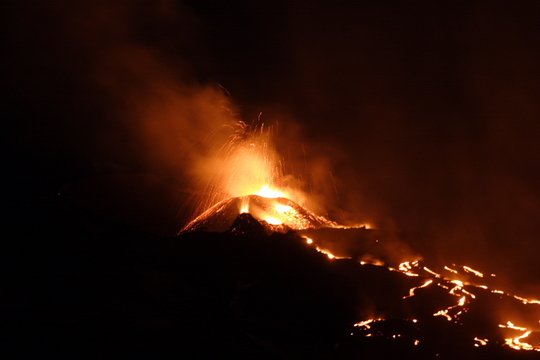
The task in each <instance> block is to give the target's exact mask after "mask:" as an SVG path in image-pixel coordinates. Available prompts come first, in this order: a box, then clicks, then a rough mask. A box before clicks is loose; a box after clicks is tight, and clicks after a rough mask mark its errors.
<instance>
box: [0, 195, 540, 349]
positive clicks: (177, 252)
mask: <svg viewBox="0 0 540 360" xmlns="http://www.w3.org/2000/svg"><path fill="white" fill-rule="evenodd" d="M8 219H9V220H12V221H11V226H10V227H9V228H8V229H9V231H8V234H9V236H8V240H9V241H8V242H7V244H8V245H9V251H8V252H7V254H8V256H7V259H6V262H5V264H6V265H7V269H8V271H7V272H6V273H5V275H6V276H5V277H3V282H4V286H3V287H4V288H5V289H6V290H7V291H6V295H7V296H5V297H3V304H2V308H3V309H4V316H3V319H4V320H3V323H4V324H5V325H6V327H7V329H8V336H7V337H5V338H4V341H5V345H4V350H5V351H7V356H5V357H4V358H11V357H15V358H25V359H29V358H44V357H46V356H53V357H55V358H81V357H88V358H103V359H109V358H133V357H141V358H150V357H152V358H169V357H170V358H209V357H213V356H219V357H220V358H223V357H231V358H236V359H255V358H256V359H260V358H268V359H393V358H398V357H399V358H401V359H409V358H410V359H430V358H447V359H456V358H462V359H509V358H512V359H514V358H515V359H533V358H540V354H539V353H537V352H525V351H515V350H511V349H509V348H508V347H503V346H501V342H503V340H502V338H501V339H499V340H497V341H498V343H497V341H495V340H492V341H491V342H490V343H489V344H488V345H487V346H482V347H479V348H476V347H474V341H473V340H472V339H473V338H474V336H476V335H477V333H476V332H477V331H480V332H482V331H483V334H482V335H483V336H488V335H489V336H491V337H490V338H491V339H497V337H500V335H498V334H497V333H496V332H493V331H496V330H493V329H495V328H496V324H494V323H493V324H491V323H490V321H495V320H490V318H489V316H483V315H482V314H487V313H486V312H482V311H481V310H480V311H477V312H474V311H472V310H471V312H470V313H471V315H469V317H468V318H467V317H465V319H464V321H463V323H464V324H465V325H460V324H454V323H451V322H448V321H446V319H444V318H443V317H433V316H432V315H431V314H432V310H433V309H436V308H437V304H439V303H444V302H445V301H448V299H447V297H449V295H448V294H447V293H438V292H437V291H436V289H437V288H436V289H435V291H430V292H425V293H422V294H421V292H420V291H418V295H417V296H414V297H412V298H409V299H407V300H403V299H402V297H403V296H404V295H406V294H407V293H408V289H409V288H411V287H412V286H417V285H420V284H421V283H423V282H424V281H425V280H426V279H425V278H422V279H419V278H411V277H407V276H405V275H403V274H401V273H398V272H392V271H389V270H388V268H386V267H382V266H373V265H364V266H361V265H360V264H359V263H358V262H356V261H353V260H330V259H328V258H327V257H326V256H325V255H324V254H321V253H319V252H317V251H316V250H315V249H313V248H312V247H309V246H308V245H307V244H306V243H305V241H304V239H302V238H300V237H299V236H298V235H297V234H295V233H294V232H289V233H287V234H279V233H274V234H272V235H270V236H268V235H266V234H265V233H264V231H263V230H262V228H261V227H260V225H259V223H258V222H256V221H254V220H253V218H251V217H250V216H249V215H247V214H244V216H243V218H239V219H237V220H236V222H235V223H234V224H233V226H232V228H231V229H230V230H229V231H227V232H224V233H203V232H199V233H197V232H195V233H189V234H185V235H182V236H178V237H175V238H166V237H158V236H155V235H151V234H148V233H143V232H140V231H136V230H134V229H133V228H132V227H130V226H128V225H124V224H121V223H119V222H118V221H113V220H111V219H108V218H104V217H102V216H100V215H97V214H95V213H92V212H90V211H88V210H86V209H84V208H81V207H78V206H76V205H74V204H70V203H68V202H66V201H64V200H62V198H61V197H52V198H48V199H31V200H26V201H23V200H21V201H20V202H19V203H18V204H17V205H14V206H13V207H12V208H11V209H10V212H9V214H8ZM450 297H451V296H450ZM452 301H453V300H452ZM479 304H481V307H483V306H484V305H485V306H486V307H487V308H489V306H495V305H496V304H497V303H496V302H495V300H493V299H492V298H491V297H490V295H489V294H484V295H483V300H482V302H481V303H479ZM381 316H382V317H384V318H385V319H387V321H381V322H375V323H373V324H372V326H371V329H369V330H368V329H363V328H359V327H356V328H355V327H354V326H353V324H355V323H357V322H360V321H362V320H366V319H369V318H372V317H375V318H376V317H381ZM412 318H416V319H418V320H419V321H418V323H413V322H411V321H410V319H412ZM466 320H469V321H468V322H466ZM467 324H469V325H467ZM470 324H473V325H470ZM492 325H493V326H492ZM490 329H491V330H490ZM369 333H371V335H369V336H368V337H367V336H366V335H368V334H369ZM415 340H419V343H418V345H417V346H415V345H414V342H415Z"/></svg>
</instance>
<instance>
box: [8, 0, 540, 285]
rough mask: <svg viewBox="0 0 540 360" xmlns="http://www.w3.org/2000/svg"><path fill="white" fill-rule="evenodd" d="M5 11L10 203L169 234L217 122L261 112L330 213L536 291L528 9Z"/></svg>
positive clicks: (352, 6) (466, 5) (145, 4)
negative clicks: (51, 201) (90, 214)
mask: <svg viewBox="0 0 540 360" xmlns="http://www.w3.org/2000/svg"><path fill="white" fill-rule="evenodd" d="M9 3H10V5H9V6H8V7H7V8H6V10H7V11H5V14H6V21H4V27H3V28H4V29H3V33H4V47H5V49H6V51H4V55H3V56H2V63H3V65H2V71H3V72H4V74H3V76H2V78H3V83H4V88H5V89H6V90H7V91H6V96H4V101H5V102H6V103H7V106H5V107H4V110H5V111H6V113H5V115H4V124H5V126H6V130H4V131H3V133H4V134H5V135H7V136H6V140H4V143H5V144H6V145H7V149H8V150H7V151H6V152H5V156H6V160H5V161H4V166H3V168H4V173H5V174H6V175H5V178H7V179H8V180H10V184H11V186H10V187H8V188H6V189H5V190H7V191H8V192H9V193H10V195H11V198H14V199H17V197H20V196H28V197H46V196H52V195H53V194H55V193H57V192H58V191H59V189H61V188H64V189H66V188H69V192H70V196H72V197H73V198H74V199H75V200H76V201H80V202H82V203H84V204H85V205H86V206H90V207H92V208H93V209H96V211H98V212H99V211H102V212H104V213H106V214H108V215H111V216H117V217H119V218H122V219H125V220H128V221H131V222H132V223H136V224H138V225H140V226H142V227H143V228H145V229H146V230H150V231H154V232H157V233H165V234H167V233H173V232H174V231H175V230H176V229H177V228H178V227H180V226H181V224H178V220H175V219H176V216H177V214H178V212H179V211H180V213H181V212H182V209H183V207H182V206H183V202H185V199H186V197H187V195H189V194H190V193H191V192H192V191H194V189H196V188H195V187H194V185H193V184H192V183H191V181H192V175H193V171H192V170H191V169H192V168H193V165H192V164H193V163H192V161H195V160H196V159H198V158H200V157H204V156H207V155H208V154H209V153H210V152H211V150H212V149H211V148H210V147H208V146H207V145H205V143H204V140H205V139H206V138H207V136H208V133H211V132H212V131H213V130H214V129H216V128H219V127H220V126H222V125H223V124H225V123H230V121H231V119H232V117H231V115H230V114H229V113H228V112H227V111H224V110H223V108H224V107H225V108H228V109H231V110H232V111H233V112H236V113H237V114H239V117H240V118H242V119H244V120H246V121H252V120H254V119H255V118H257V116H258V114H259V112H261V111H262V113H263V121H266V122H268V123H271V124H278V125H277V127H278V128H279V131H280V132H279V136H278V138H277V139H276V142H277V146H278V149H279V151H280V152H281V153H282V154H283V156H284V158H285V160H286V161H289V162H290V164H297V163H298V162H299V161H301V162H302V161H303V162H305V164H307V165H306V170H305V171H304V174H303V175H302V176H305V177H308V178H309V179H310V180H309V183H310V188H311V189H312V190H313V191H314V192H316V193H317V194H318V196H319V198H324V202H325V206H326V211H327V212H329V213H330V214H332V215H334V216H335V217H338V218H339V219H340V220H342V221H346V220H357V221H360V222H362V221H368V222H370V223H372V224H374V225H375V226H377V227H380V228H391V229H395V230H398V231H422V232H427V233H428V234H429V236H430V239H432V240H431V241H432V246H434V247H436V248H437V249H439V250H440V251H441V252H444V251H451V252H453V253H455V254H457V253H458V252H460V249H461V247H462V246H467V253H469V254H473V255H464V259H465V260H466V259H468V258H476V259H478V258H480V259H484V260H486V261H487V260H489V261H493V262H494V261H501V260H502V259H504V258H505V257H508V258H509V259H510V260H509V261H507V263H506V264H505V266H506V265H509V264H513V265H512V266H513V268H514V269H515V270H514V273H513V274H514V275H516V274H518V273H519V272H520V271H528V274H527V277H528V278H530V279H531V282H534V280H533V279H538V276H537V275H536V274H535V272H540V269H539V268H538V265H534V264H533V262H536V259H537V258H538V256H540V249H539V246H538V245H537V244H538V240H539V239H540V221H538V219H540V160H539V159H538V155H539V150H540V148H539V147H540V145H539V142H538V139H539V135H540V122H539V119H540V105H539V101H538V99H539V98H540V65H539V64H540V46H539V45H540V25H539V22H538V16H539V15H540V11H539V10H540V5H538V4H537V3H536V2H533V1H531V2H511V1H508V2H493V1H463V2H461V1H453V2H443V1H436V2H435V1H372V2H352V1H350V2H349V1H222V2H215V1H185V2H181V1H173V0H160V1H143V0H137V1H127V0H125V1H122V0H119V1H105V0H101V1H79V2H76V3H70V4H67V3H65V2H61V1H49V2H40V1H10V2H9ZM218 84H220V85H221V86H223V87H224V88H226V89H227V90H228V93H229V94H230V95H228V94H227V93H226V92H225V91H223V90H221V89H220V88H219V87H218ZM302 145H303V147H304V149H305V154H304V151H303V150H302ZM289 166H290V167H294V165H289ZM330 174H332V175H333V177H334V179H335V181H336V187H337V190H338V192H337V195H336V193H335V192H334V186H333V182H332V176H331V175H330ZM70 184H71V185H70ZM181 218H182V215H181V216H180V219H181ZM163 229H166V230H163ZM521 261H524V262H525V265H520V263H521ZM534 286H536V285H534Z"/></svg>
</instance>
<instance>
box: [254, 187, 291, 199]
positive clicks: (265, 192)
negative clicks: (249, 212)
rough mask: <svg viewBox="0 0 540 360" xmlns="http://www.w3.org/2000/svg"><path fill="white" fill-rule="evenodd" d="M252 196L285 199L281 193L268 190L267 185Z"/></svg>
mask: <svg viewBox="0 0 540 360" xmlns="http://www.w3.org/2000/svg"><path fill="white" fill-rule="evenodd" d="M254 194H255V195H259V196H262V197H267V198H278V197H286V196H285V194H283V193H282V192H280V191H277V190H272V189H270V187H269V186H268V185H264V186H263V188H262V189H261V190H259V191H257V192H255V193H254Z"/></svg>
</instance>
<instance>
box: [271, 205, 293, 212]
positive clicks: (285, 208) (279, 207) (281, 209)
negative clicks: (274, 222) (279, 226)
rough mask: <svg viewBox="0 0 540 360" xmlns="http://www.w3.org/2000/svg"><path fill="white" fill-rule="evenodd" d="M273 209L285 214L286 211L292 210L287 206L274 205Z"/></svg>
mask: <svg viewBox="0 0 540 360" xmlns="http://www.w3.org/2000/svg"><path fill="white" fill-rule="evenodd" d="M275 209H276V211H277V212H280V213H284V212H287V211H291V210H292V209H293V208H292V207H290V206H288V205H281V204H278V205H276V207H275Z"/></svg>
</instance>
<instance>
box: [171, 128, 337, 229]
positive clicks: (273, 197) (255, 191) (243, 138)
mask: <svg viewBox="0 0 540 360" xmlns="http://www.w3.org/2000/svg"><path fill="white" fill-rule="evenodd" d="M271 132H272V128H268V129H265V127H264V124H262V125H261V126H260V127H259V126H254V125H248V124H246V123H244V122H242V121H239V122H238V123H237V129H236V131H235V132H234V134H232V135H231V137H230V138H229V140H228V141H227V142H226V144H225V145H224V146H223V147H222V148H221V149H220V150H219V152H218V154H217V156H216V158H215V159H214V160H213V161H212V164H211V168H212V169H211V172H210V177H209V179H208V180H207V185H206V188H205V190H204V191H203V194H202V196H201V199H200V202H199V204H200V205H199V206H198V210H197V212H198V213H199V215H197V216H196V217H195V218H194V219H193V220H192V221H190V222H189V223H188V224H187V225H186V226H185V227H184V228H183V229H182V231H181V232H189V231H196V230H202V231H215V232H220V231H225V230H227V229H228V227H229V226H230V225H231V223H232V222H233V221H234V219H235V218H236V217H237V216H238V215H239V214H241V213H250V214H251V215H252V216H253V217H254V218H256V219H257V220H259V221H260V222H261V223H262V224H263V226H265V228H268V229H270V230H271V231H287V230H289V229H292V230H302V229H307V228H320V227H334V226H337V224H336V223H334V222H332V221H330V220H328V219H327V218H325V217H323V216H319V215H316V214H314V213H312V212H311V211H309V210H307V209H306V208H305V207H304V205H305V199H306V196H305V195H304V192H303V191H302V190H301V189H298V188H295V187H293V186H291V183H295V184H297V182H295V181H294V178H293V176H292V175H285V174H284V172H283V166H282V161H281V158H280V157H279V156H278V155H277V152H276V149H275V148H274V146H273V145H272V143H271V141H270V135H271Z"/></svg>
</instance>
